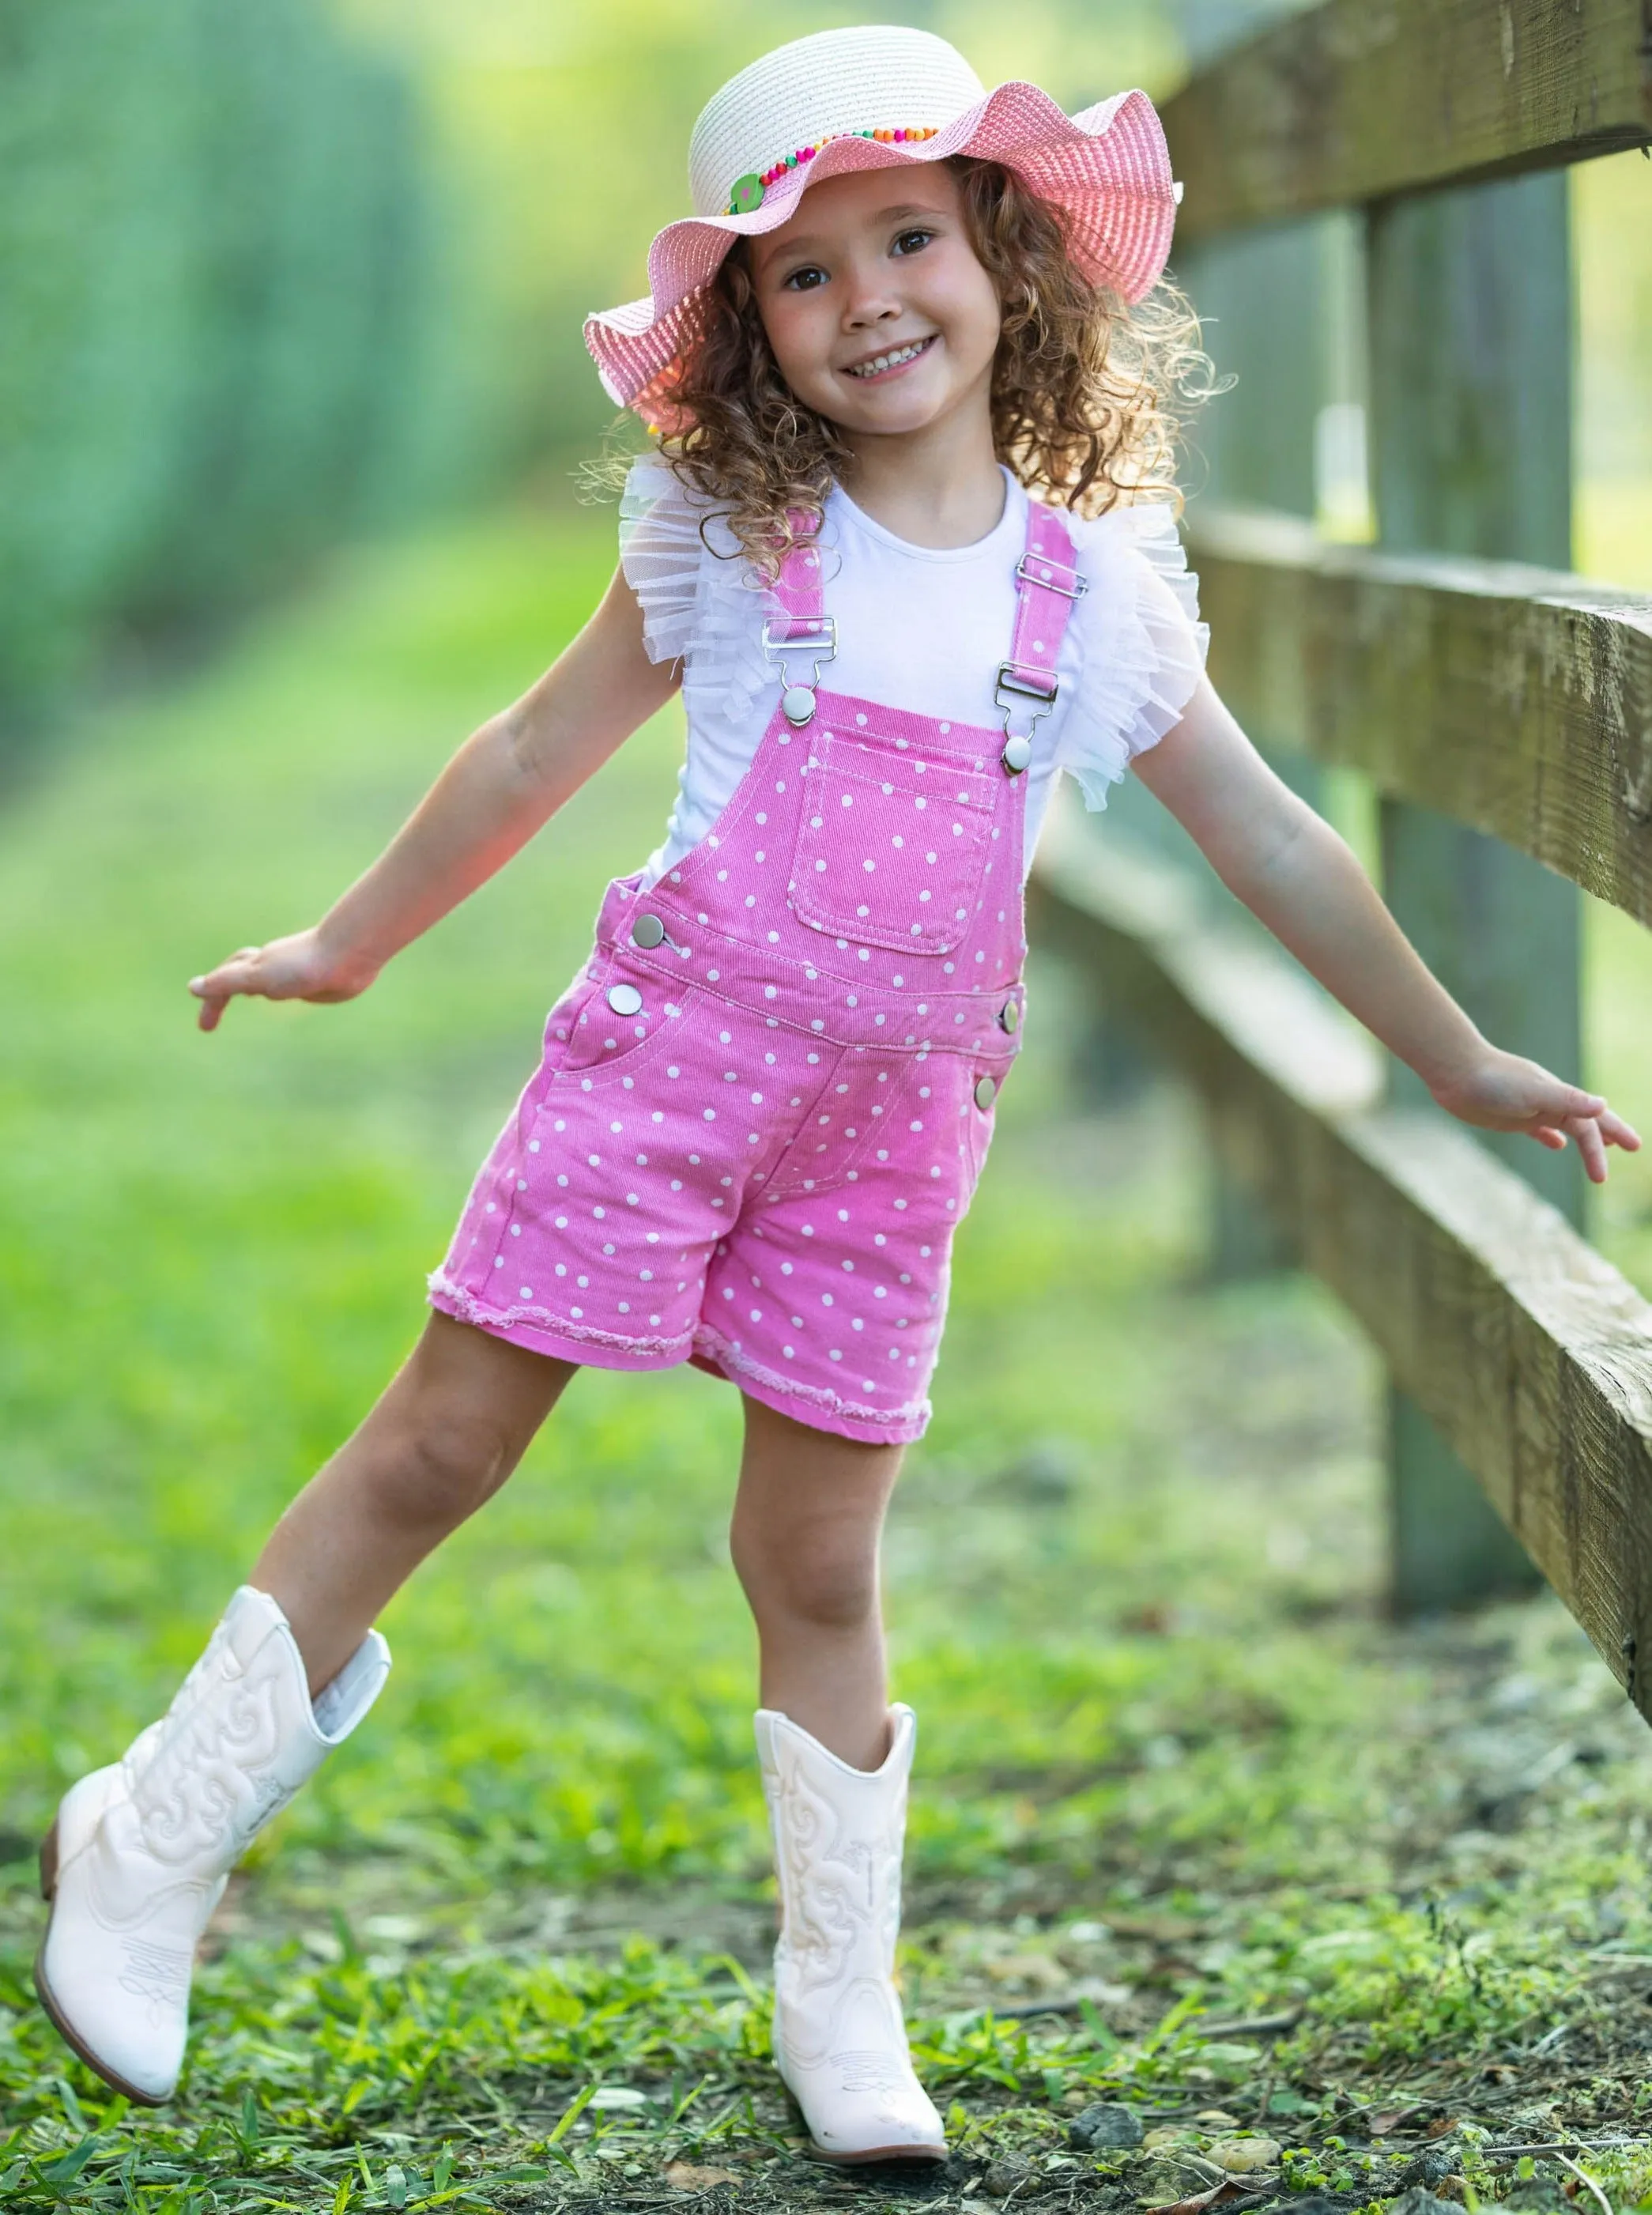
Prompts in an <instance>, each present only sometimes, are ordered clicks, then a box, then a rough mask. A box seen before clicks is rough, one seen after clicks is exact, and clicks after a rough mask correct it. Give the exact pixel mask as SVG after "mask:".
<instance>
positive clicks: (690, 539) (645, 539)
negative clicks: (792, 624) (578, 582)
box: [619, 453, 771, 750]
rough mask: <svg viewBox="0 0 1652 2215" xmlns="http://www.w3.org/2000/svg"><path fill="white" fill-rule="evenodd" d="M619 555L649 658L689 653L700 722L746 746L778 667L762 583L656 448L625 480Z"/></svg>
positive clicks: (692, 710) (693, 714) (685, 659)
mask: <svg viewBox="0 0 1652 2215" xmlns="http://www.w3.org/2000/svg"><path fill="white" fill-rule="evenodd" d="M619 560H620V567H621V568H622V569H623V571H624V573H625V581H626V582H627V584H629V586H630V588H631V590H632V591H633V592H635V593H636V597H637V603H638V604H639V606H640V607H641V608H642V640H643V644H644V646H645V647H646V648H647V650H648V659H649V660H651V661H680V662H681V663H682V664H683V704H684V707H685V710H686V711H687V714H688V716H689V720H690V722H691V725H693V726H694V727H696V728H697V730H698V732H699V733H701V735H702V736H703V738H704V739H706V741H707V742H708V743H709V745H711V747H712V748H713V749H714V750H717V749H719V748H720V747H721V746H725V745H733V746H734V747H735V748H738V747H739V745H740V730H741V728H742V727H743V725H744V724H745V722H746V721H747V720H748V719H749V713H750V709H751V706H752V702H753V701H754V700H755V699H756V698H757V696H758V693H759V692H760V691H761V690H762V689H763V687H764V685H765V684H767V683H768V682H769V680H770V675H771V672H770V670H769V666H768V664H767V663H766V662H765V660H764V658H763V635H762V634H763V614H764V608H765V601H764V598H763V594H762V588H761V586H760V585H759V584H758V581H757V580H756V579H755V578H754V576H753V575H752V571H751V569H750V568H749V566H748V565H747V563H746V560H745V559H744V556H743V555H742V554H741V551H740V543H739V541H738V540H737V539H736V538H735V537H734V533H733V532H732V531H730V530H729V528H728V524H727V523H726V522H725V521H724V519H723V518H722V514H721V513H720V512H719V511H718V510H717V509H716V508H715V506H712V505H711V504H710V503H709V502H708V501H706V500H703V499H700V498H698V497H697V495H696V494H694V493H693V492H691V490H690V488H688V487H687V486H686V485H685V484H684V483H683V482H682V480H681V479H680V478H679V476H677V474H676V472H675V471H674V470H673V469H672V468H671V467H670V465H669V464H668V463H666V462H664V461H662V460H661V459H660V457H659V456H658V455H657V454H652V453H649V454H642V455H639V456H638V457H637V459H636V461H635V462H634V463H632V464H631V470H630V475H629V476H628V477H627V479H626V481H625V489H624V491H623V494H621V496H620V503H619Z"/></svg>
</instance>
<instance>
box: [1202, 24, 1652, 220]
mask: <svg viewBox="0 0 1652 2215" xmlns="http://www.w3.org/2000/svg"><path fill="white" fill-rule="evenodd" d="M1164 128H1165V132H1166V134H1167V135H1168V137H1169V138H1170V156H1171V160H1172V163H1173V164H1174V166H1175V169H1176V175H1178V176H1179V177H1180V178H1181V179H1182V183H1183V185H1184V187H1185V193H1184V196H1183V199H1182V212H1181V216H1180V218H1179V224H1178V228H1179V230H1180V233H1181V235H1182V236H1183V237H1184V238H1190V239H1191V238H1201V237H1205V236H1209V235H1211V234H1213V233H1214V232H1217V231H1220V230H1231V229H1232V228H1234V227H1235V226H1236V225H1238V224H1250V223H1257V222H1262V221H1266V220H1268V219H1270V218H1279V217H1282V216H1293V215H1307V214H1310V213H1311V212H1313V211H1315V210H1316V209H1319V208H1327V207H1337V206H1348V205H1351V204H1353V203H1354V202H1358V201H1366V200H1373V199H1383V198H1385V197H1387V196H1389V195H1390V194H1392V193H1407V192H1418V191H1424V190H1428V188H1430V187H1438V186H1443V185H1447V184H1461V183H1465V182H1468V181H1471V180H1474V179H1478V178H1484V177H1491V176H1497V175H1508V174H1511V173H1513V172H1514V171H1516V170H1520V169H1547V168H1554V167H1556V166H1557V165H1559V164H1562V163H1569V162H1577V161H1581V160H1583V159H1585V158H1586V157H1587V156H1590V155H1594V154H1605V153H1611V152H1613V151H1615V150H1618V149H1620V148H1623V147H1625V146H1638V145H1644V144H1647V143H1648V142H1649V140H1652V15H1649V12H1648V8H1647V4H1646V0H1327V4H1326V5H1324V6H1322V7H1318V8H1315V9H1311V10H1309V11H1308V12H1307V13H1306V14H1304V15H1291V16H1289V17H1287V20H1286V21H1283V22H1281V23H1280V24H1279V25H1278V26H1277V27H1276V28H1273V29H1271V30H1268V31H1266V32H1264V33H1262V35H1261V36H1260V37H1258V38H1256V39H1254V40H1251V41H1250V42H1249V43H1248V44H1246V45H1245V46H1241V47H1239V48H1237V50H1236V51H1235V52H1231V53H1230V54H1227V55H1225V56H1224V57H1223V58H1222V59H1221V60H1219V61H1218V62H1216V63H1214V64H1213V65H1212V66H1211V67H1210V68H1209V69H1207V70H1204V71H1201V72H1200V73H1199V74H1198V75H1197V76H1195V77H1194V79H1193V81H1192V82H1191V83H1189V84H1188V86H1187V88H1186V89H1185V90H1183V91H1182V92H1180V93H1178V94H1177V95H1176V97H1175V98H1174V99H1172V100H1170V101H1168V102H1167V103H1166V105H1165V107H1164Z"/></svg>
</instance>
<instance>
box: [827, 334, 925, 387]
mask: <svg viewBox="0 0 1652 2215" xmlns="http://www.w3.org/2000/svg"><path fill="white" fill-rule="evenodd" d="M935 339H936V334H935V333H934V332H933V331H931V332H930V335H929V336H928V338H926V339H914V340H913V341H912V344H911V345H910V346H904V347H891V348H890V349H889V351H888V353H878V354H874V355H873V357H872V359H871V360H870V361H862V362H857V363H856V365H855V366H854V368H852V369H846V370H845V371H844V376H845V377H855V378H857V380H858V381H859V382H860V383H863V384H864V383H869V381H870V380H871V379H872V378H873V377H886V376H887V374H888V372H889V371H891V370H892V369H904V368H905V367H906V364H907V363H908V362H909V361H916V360H917V359H918V355H919V354H921V353H928V352H929V350H930V347H932V346H933V345H934V344H935Z"/></svg>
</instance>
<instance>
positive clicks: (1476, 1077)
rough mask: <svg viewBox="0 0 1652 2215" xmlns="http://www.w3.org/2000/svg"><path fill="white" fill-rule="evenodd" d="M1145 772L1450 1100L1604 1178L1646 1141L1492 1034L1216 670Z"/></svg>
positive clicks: (1368, 1019) (1299, 952)
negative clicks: (1266, 750)
mask: <svg viewBox="0 0 1652 2215" xmlns="http://www.w3.org/2000/svg"><path fill="white" fill-rule="evenodd" d="M1133 767H1134V769H1135V770H1136V773H1137V775H1138V776H1139V777H1140V778H1141V781H1142V782H1143V783H1144V784H1145V785H1146V786H1147V787H1148V788H1150V789H1151V791H1152V792H1153V793H1155V794H1156V795H1158V798H1159V799H1160V800H1162V801H1164V805H1165V806H1166V807H1168V808H1169V809H1170V813H1171V814H1172V815H1174V816H1175V817H1176V819H1177V821H1178V822H1180V823H1181V824H1182V825H1183V826H1184V828H1185V829H1186V830H1187V831H1188V832H1189V833H1190V834H1191V835H1192V837H1193V838H1194V839H1196V840H1197V842H1198V844H1199V845H1200V846H1201V848H1202V849H1203V850H1204V852H1205V854H1206V856H1207V858H1208V859H1209V861H1210V862H1211V865H1212V867H1213V868H1214V869H1215V871H1216V874H1218V876H1219V877H1220V878H1221V880H1222V881H1223V883H1224V884H1225V885H1226V886H1227V887H1228V888H1229V890H1230V891H1231V892H1233V893H1237V896H1238V897H1239V899H1242V900H1243V901H1244V904H1245V905H1246V906H1247V907H1248V908H1250V910H1251V911H1252V912H1253V913H1254V914H1256V915H1257V916H1259V917H1261V919H1262V922H1263V923H1266V924H1267V925H1268V929H1269V930H1271V931H1272V932H1273V934H1274V936H1275V937H1276V938H1277V939H1278V940H1279V941H1280V943H1281V944H1282V945H1284V946H1286V947H1288V948H1289V949H1290V951H1291V952H1292V953H1293V954H1295V956H1296V957H1297V959H1298V960H1299V961H1300V962H1301V963H1302V965H1303V966H1304V967H1305V969H1307V970H1308V971H1310V973H1311V974H1312V975H1313V976H1315V977H1317V979H1319V981H1320V983H1321V984H1322V985H1324V986H1325V987H1326V989H1327V990H1328V991H1332V992H1334V993H1335V994H1336V997H1337V998H1338V999H1339V1000H1340V1001H1341V1002H1342V1004H1343V1006H1344V1007H1345V1008H1347V1009H1349V1011H1350V1012H1351V1013H1352V1014H1354V1015H1357V1016H1358V1017H1359V1019H1360V1022H1362V1023H1364V1024H1365V1026H1366V1028H1367V1029H1368V1030H1370V1031H1372V1032H1373V1033H1374V1034H1375V1035H1376V1036H1377V1037H1378V1038H1379V1039H1380V1040H1381V1041H1382V1043H1383V1044H1384V1045H1385V1046H1387V1047H1389V1048H1390V1049H1391V1052H1394V1053H1397V1055H1398V1056H1399V1058H1400V1059H1401V1060H1402V1061H1404V1062H1407V1063H1409V1065H1410V1066H1411V1067H1412V1068H1413V1069H1414V1070H1416V1073H1417V1075H1418V1076H1419V1077H1421V1078H1422V1081H1423V1083H1425V1084H1426V1085H1427V1086H1428V1089H1429V1090H1430V1092H1432V1093H1433V1095H1434V1098H1435V1099H1436V1100H1437V1101H1439V1102H1440V1106H1441V1107H1445V1108H1448V1109H1449V1110H1450V1112H1451V1113H1452V1114H1453V1115H1456V1116H1458V1117H1459V1118H1460V1119H1461V1120H1463V1121H1464V1122H1465V1123H1473V1124H1477V1125H1478V1126H1479V1127H1480V1128H1481V1129H1483V1130H1488V1131H1524V1132H1526V1133H1527V1134H1528V1136H1530V1137H1532V1138H1535V1139H1537V1140H1538V1144H1541V1145H1545V1146H1550V1147H1561V1146H1563V1145H1564V1144H1565V1143H1566V1140H1567V1138H1568V1136H1570V1137H1571V1138H1574V1139H1575V1141H1576V1143H1577V1146H1578V1150H1579V1151H1580V1153H1581V1156H1582V1157H1583V1166H1584V1168H1585V1169H1586V1170H1587V1171H1588V1175H1589V1176H1590V1178H1591V1180H1592V1181H1594V1183H1596V1184H1603V1183H1604V1182H1605V1181H1606V1148H1607V1147H1608V1146H1622V1147H1624V1149H1626V1150H1629V1151H1631V1152H1632V1151H1634V1150H1636V1149H1637V1148H1638V1146H1639V1145H1640V1143H1641V1142H1640V1139H1639V1138H1638V1136H1637V1134H1636V1132H1634V1131H1633V1130H1631V1127H1630V1126H1629V1125H1628V1124H1627V1123H1625V1122H1624V1120H1623V1118H1622V1117H1621V1116H1620V1115H1617V1114H1613V1113H1612V1109H1611V1108H1610V1107H1607V1105H1606V1101H1604V1100H1603V1099H1601V1098H1600V1096H1599V1095H1597V1094H1595V1093H1591V1092H1583V1091H1580V1090H1579V1089H1578V1088H1577V1087H1576V1086H1575V1085H1574V1084H1567V1083H1563V1080H1562V1079H1561V1078H1559V1077H1554V1076H1551V1074H1550V1072H1549V1071H1547V1070H1546V1069H1543V1068H1541V1067H1539V1065H1538V1064H1537V1063H1536V1062H1534V1061H1526V1060H1524V1059H1522V1058H1521V1057H1520V1055H1518V1054H1512V1053H1504V1052H1501V1051H1500V1050H1499V1049H1498V1048H1497V1047H1496V1046H1493V1045H1491V1044H1490V1042H1489V1040H1486V1039H1485V1038H1483V1037H1482V1035H1481V1034H1480V1033H1479V1031H1478V1030H1477V1029H1476V1028H1475V1026H1474V1025H1473V1023H1471V1022H1470V1020H1469V1018H1468V1016H1467V1015H1465V1013H1464V1011H1463V1009H1461V1008H1459V1006H1458V1004H1457V1003H1456V1001H1455V1000H1453V999H1452V997H1451V994H1450V993H1449V992H1447V991H1446V988H1445V986H1444V985H1441V984H1440V981H1439V979H1437V978H1436V977H1435V976H1434V974H1433V973H1432V972H1431V971H1430V970H1429V969H1428V967H1427V966H1426V965H1425V964H1424V962H1423V961H1422V958H1421V957H1420V956H1419V954H1417V952H1416V948H1414V947H1413V946H1412V945H1411V943H1410V941H1409V939H1408V938H1407V937H1406V936H1405V935H1404V933H1403V931H1402V930H1401V929H1400V927H1399V925H1398V924H1397V923H1396V922H1395V920H1394V918H1393V917H1392V916H1391V914H1390V913H1389V911H1388V910H1387V908H1386V907H1385V905H1383V902H1382V900H1381V899H1379V896H1378V893H1377V892H1376V889H1375V887H1373V884H1372V882H1371V880H1370V879H1369V878H1368V877H1367V876H1366V873H1365V871H1364V870H1363V869H1362V868H1360V864H1359V862H1357V861H1356V860H1355V859H1354V855H1353V854H1352V853H1351V852H1350V851H1349V850H1348V846H1347V844H1345V843H1344V841H1343V840H1342V838H1339V837H1338V836H1337V834H1336V831H1333V830H1332V829H1331V827H1330V824H1328V823H1327V822H1326V821H1325V820H1324V819H1323V817H1321V816H1319V815H1317V814H1316V813H1315V812H1314V810H1313V809H1312V808H1311V807H1309V806H1308V804H1307V802H1306V801H1303V800H1300V799H1299V798H1298V796H1297V795H1296V794H1295V793H1293V791H1292V790H1291V789H1290V788H1289V786H1288V785H1287V784H1285V783H1284V782H1282V781H1281V780H1280V778H1279V777H1277V776H1275V775H1274V772H1273V770H1271V769H1269V768H1268V764H1267V763H1266V762H1264V761H1263V760H1262V757H1261V755H1260V754H1258V753H1257V752H1256V748H1255V747H1254V746H1253V745H1251V743H1250V740H1249V739H1247V738H1246V736H1245V734H1244V732H1243V731H1242V730H1241V729H1240V728H1239V726H1238V724H1237V722H1236V721H1234V719H1233V717H1232V716H1231V715H1230V714H1229V712H1228V710H1227V709H1226V708H1225V707H1224V705H1223V704H1222V702H1221V701H1220V699H1219V697H1218V696H1217V694H1216V692H1215V690H1214V689H1213V687H1212V685H1211V684H1210V683H1209V681H1208V680H1206V681H1204V682H1202V683H1201V685H1200V687H1199V690H1197V691H1196V692H1195V693H1194V696H1193V698H1192V700H1191V702H1190V703H1188V710H1187V713H1186V714H1185V715H1183V717H1182V721H1180V722H1179V723H1178V724H1177V725H1176V727H1175V728H1174V729H1173V730H1171V731H1169V732H1167V733H1165V735H1164V738H1163V739H1160V740H1159V742H1158V745H1156V746H1152V747H1150V748H1149V749H1148V751H1147V752H1145V753H1143V754H1141V755H1139V756H1138V758H1137V759H1136V761H1135V762H1134V764H1133Z"/></svg>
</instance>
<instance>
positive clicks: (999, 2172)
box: [981, 2153, 1033, 2200]
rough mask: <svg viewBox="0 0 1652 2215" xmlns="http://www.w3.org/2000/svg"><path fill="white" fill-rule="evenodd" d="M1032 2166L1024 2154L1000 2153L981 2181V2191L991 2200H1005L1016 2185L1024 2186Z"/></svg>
mask: <svg viewBox="0 0 1652 2215" xmlns="http://www.w3.org/2000/svg"><path fill="white" fill-rule="evenodd" d="M1032 2173H1033V2165H1032V2163H1031V2162H1029V2160H1028V2158H1027V2157H1026V2155H1025V2154H1024V2153H1001V2154H999V2155H998V2157H997V2158H996V2159H995V2160H994V2162H993V2163H992V2167H991V2168H990V2169H988V2170H987V2172H986V2175H985V2176H984V2177H982V2179H981V2190H982V2191H983V2192H985V2193H986V2195H987V2196H988V2198H989V2199H992V2200H1007V2199H1008V2198H1009V2197H1010V2194H1011V2193H1012V2192H1013V2191H1014V2190H1015V2188H1016V2186H1017V2185H1018V2184H1025V2183H1026V2181H1027V2180H1028V2178H1029V2176H1030V2175H1032Z"/></svg>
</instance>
